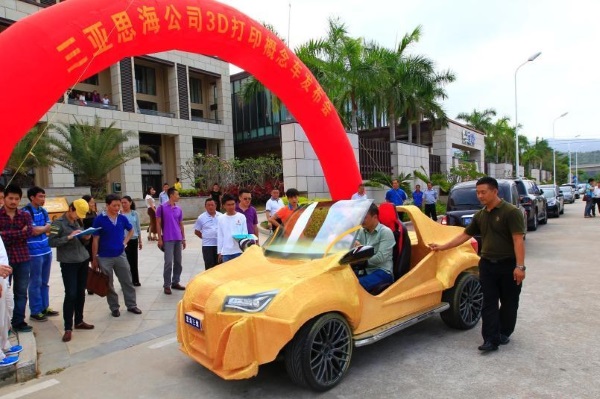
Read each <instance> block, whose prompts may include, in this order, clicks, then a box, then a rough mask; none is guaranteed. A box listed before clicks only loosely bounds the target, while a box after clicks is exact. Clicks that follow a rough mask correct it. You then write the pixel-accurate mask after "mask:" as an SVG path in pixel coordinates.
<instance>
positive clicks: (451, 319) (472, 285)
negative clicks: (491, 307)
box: [440, 273, 483, 330]
mask: <svg viewBox="0 0 600 399" xmlns="http://www.w3.org/2000/svg"><path fill="white" fill-rule="evenodd" d="M442 302H447V303H448V304H449V305H450V308H448V309H447V310H445V311H443V312H442V313H441V314H440V315H441V317H442V320H443V321H444V323H446V324H447V325H448V326H449V327H452V328H457V329H459V330H468V329H471V328H473V327H475V325H477V323H478V322H479V319H480V318H481V309H482V308H483V292H482V291H481V283H480V282H479V278H478V277H477V276H475V275H474V274H471V273H461V274H459V275H458V277H457V278H456V282H455V283H454V287H452V288H450V289H448V290H446V291H444V293H443V294H442Z"/></svg>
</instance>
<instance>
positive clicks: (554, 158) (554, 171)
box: [552, 112, 568, 186]
mask: <svg viewBox="0 0 600 399" xmlns="http://www.w3.org/2000/svg"><path fill="white" fill-rule="evenodd" d="M567 114H568V112H565V113H564V114H562V115H561V116H558V117H556V118H554V121H553V122H552V138H553V139H556V135H555V134H554V127H555V126H556V121H557V120H559V119H560V118H563V117H565V116H567ZM552 179H553V180H554V185H555V186H556V143H554V145H553V146H552Z"/></svg>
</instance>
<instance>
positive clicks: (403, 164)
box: [390, 141, 429, 189]
mask: <svg viewBox="0 0 600 399" xmlns="http://www.w3.org/2000/svg"><path fill="white" fill-rule="evenodd" d="M390 147H391V148H390V149H391V151H392V175H393V176H398V175H399V174H401V173H402V174H405V175H407V174H410V175H412V176H414V173H415V170H418V171H420V172H422V173H424V174H426V175H429V147H427V146H424V145H420V144H410V143H406V142H401V141H395V142H393V143H390ZM415 184H420V185H421V187H425V182H423V181H421V180H420V179H413V182H412V188H413V189H414V187H415Z"/></svg>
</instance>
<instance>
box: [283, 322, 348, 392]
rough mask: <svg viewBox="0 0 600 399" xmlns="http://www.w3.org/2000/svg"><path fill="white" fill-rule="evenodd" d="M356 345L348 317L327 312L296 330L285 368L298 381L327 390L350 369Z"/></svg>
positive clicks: (287, 354) (293, 379)
mask: <svg viewBox="0 0 600 399" xmlns="http://www.w3.org/2000/svg"><path fill="white" fill-rule="evenodd" d="M352 347H353V343H352V331H351V330H350V326H349V325H348V322H347V321H346V319H344V318H343V317H342V316H341V315H339V314H337V313H327V314H324V315H322V316H319V317H317V318H314V319H312V320H311V321H309V322H308V323H306V324H305V325H304V326H302V328H301V329H300V330H299V331H298V332H297V333H296V335H295V336H294V338H293V339H292V341H291V342H290V343H289V344H288V345H287V347H286V350H285V368H286V370H287V373H288V375H289V376H290V378H291V379H292V381H294V382H295V383H296V384H298V385H302V386H308V387H310V388H312V389H313V390H315V391H326V390H328V389H331V388H333V387H334V386H336V385H337V384H338V383H339V382H340V381H341V380H342V378H343V377H344V375H345V374H346V372H347V371H348V368H349V367H350V359H351V358H352Z"/></svg>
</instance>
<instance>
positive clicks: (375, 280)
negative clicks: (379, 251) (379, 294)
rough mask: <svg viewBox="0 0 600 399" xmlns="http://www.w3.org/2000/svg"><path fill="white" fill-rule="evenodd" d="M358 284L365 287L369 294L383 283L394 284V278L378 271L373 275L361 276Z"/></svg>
mask: <svg viewBox="0 0 600 399" xmlns="http://www.w3.org/2000/svg"><path fill="white" fill-rule="evenodd" d="M358 282H359V283H360V285H362V286H363V288H364V289H365V291H367V292H368V291H371V290H372V289H373V288H375V287H376V286H377V285H379V284H381V283H393V282H394V278H393V277H392V275H391V274H388V273H386V272H384V271H383V270H381V269H377V270H375V271H374V272H373V273H369V274H367V275H364V276H360V277H359V278H358Z"/></svg>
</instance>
